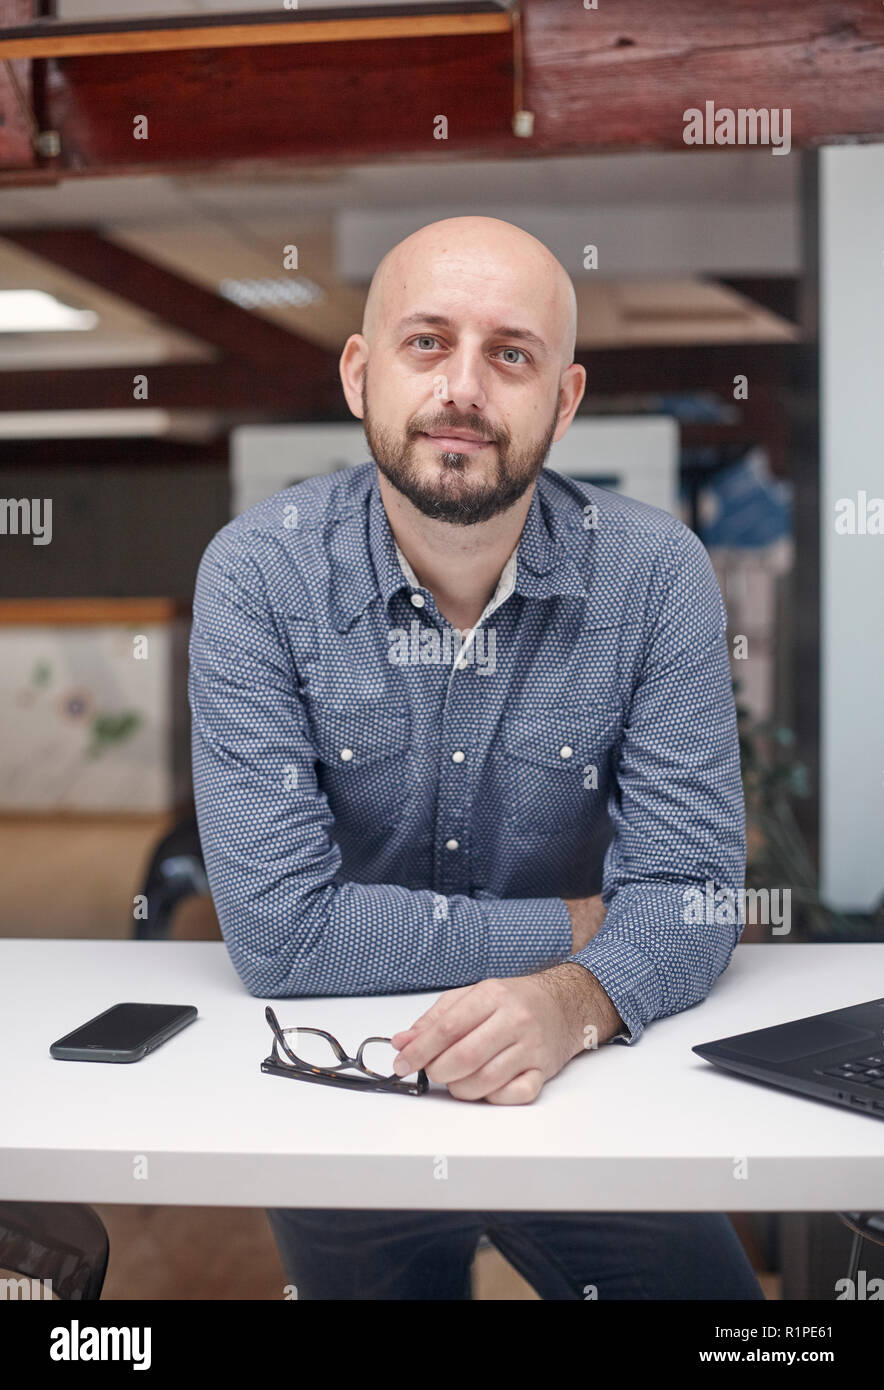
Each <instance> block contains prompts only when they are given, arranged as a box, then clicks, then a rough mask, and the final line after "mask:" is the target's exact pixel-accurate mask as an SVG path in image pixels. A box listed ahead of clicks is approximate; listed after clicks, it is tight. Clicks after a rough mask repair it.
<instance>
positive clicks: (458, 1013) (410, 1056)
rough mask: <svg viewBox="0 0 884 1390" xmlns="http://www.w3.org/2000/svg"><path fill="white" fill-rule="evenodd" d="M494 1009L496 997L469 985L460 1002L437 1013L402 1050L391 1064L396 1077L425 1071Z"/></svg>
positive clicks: (478, 987)
mask: <svg viewBox="0 0 884 1390" xmlns="http://www.w3.org/2000/svg"><path fill="white" fill-rule="evenodd" d="M497 1006H498V1003H497V999H496V997H494V996H492V995H490V994H489V993H488V992H486V991H485V990H484V989H482V986H481V985H471V986H470V987H469V989H467V990H466V992H465V993H463V994H462V995H461V997H460V999H458V1000H457V1001H456V1002H455V1003H454V1004H452V1005H451V1007H450V1008H448V1009H446V1010H445V1011H444V1012H440V1013H439V1014H438V1015H437V1017H436V1018H434V1019H433V1020H432V1022H430V1023H428V1024H427V1026H426V1027H425V1028H422V1029H421V1031H420V1032H419V1033H418V1035H417V1037H416V1038H415V1039H414V1040H413V1041H412V1042H410V1043H409V1044H408V1045H407V1046H406V1047H405V1048H403V1049H402V1051H401V1052H400V1053H399V1056H398V1057H397V1058H396V1060H395V1062H394V1063H393V1066H394V1070H395V1071H396V1073H397V1075H399V1076H408V1075H410V1074H411V1072H413V1071H420V1070H421V1068H425V1067H426V1066H427V1065H428V1063H430V1062H432V1061H433V1059H434V1058H436V1057H438V1056H439V1054H440V1052H444V1051H445V1049H446V1048H447V1047H450V1046H451V1044H452V1043H455V1042H457V1041H458V1039H459V1038H462V1037H463V1036H464V1034H466V1033H469V1032H471V1030H472V1029H473V1028H478V1026H479V1024H480V1023H484V1022H485V1020H486V1018H488V1017H490V1015H491V1014H492V1013H494V1011H495V1009H496V1008H497Z"/></svg>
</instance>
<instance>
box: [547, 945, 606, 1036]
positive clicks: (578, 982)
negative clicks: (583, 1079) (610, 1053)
mask: <svg viewBox="0 0 884 1390" xmlns="http://www.w3.org/2000/svg"><path fill="white" fill-rule="evenodd" d="M546 973H547V974H548V975H553V976H557V980H556V983H557V985H558V986H559V987H560V990H561V993H560V998H561V1000H562V1003H563V1005H564V1012H565V1019H566V1025H567V1031H568V1038H569V1040H570V1046H571V1054H570V1055H571V1056H572V1057H576V1056H577V1055H578V1053H580V1052H583V1051H584V1050H595V1048H597V1047H601V1046H602V1044H603V1043H606V1042H608V1040H609V1039H610V1038H613V1037H614V1035H615V1034H616V1033H622V1032H624V1031H625V1029H626V1024H625V1023H624V1022H623V1019H622V1018H621V1017H620V1015H619V1013H618V1012H617V1009H616V1007H615V1005H614V1003H613V1002H612V1000H611V999H610V997H609V996H608V995H607V994H606V993H605V991H604V989H603V988H602V986H601V985H600V984H599V982H598V980H597V979H596V977H595V976H594V975H593V974H592V973H591V972H590V971H589V970H587V968H586V966H585V965H580V964H578V962H577V961H565V962H564V963H563V964H562V965H556V966H553V968H552V969H551V970H549V971H547V972H546Z"/></svg>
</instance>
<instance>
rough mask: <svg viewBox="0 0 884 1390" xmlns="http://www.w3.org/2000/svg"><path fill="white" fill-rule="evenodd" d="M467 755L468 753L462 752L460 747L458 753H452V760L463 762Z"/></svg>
mask: <svg viewBox="0 0 884 1390" xmlns="http://www.w3.org/2000/svg"><path fill="white" fill-rule="evenodd" d="M465 757H466V753H462V752H461V751H460V749H459V748H458V750H457V752H456V753H452V755H451V761H452V762H453V763H462V762H463V760H464V758H465Z"/></svg>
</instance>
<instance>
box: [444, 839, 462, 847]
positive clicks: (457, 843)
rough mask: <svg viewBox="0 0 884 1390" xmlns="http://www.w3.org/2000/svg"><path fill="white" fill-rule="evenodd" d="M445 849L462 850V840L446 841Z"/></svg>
mask: <svg viewBox="0 0 884 1390" xmlns="http://www.w3.org/2000/svg"><path fill="white" fill-rule="evenodd" d="M445 848H446V849H460V840H446V841H445Z"/></svg>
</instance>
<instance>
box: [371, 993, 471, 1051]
mask: <svg viewBox="0 0 884 1390" xmlns="http://www.w3.org/2000/svg"><path fill="white" fill-rule="evenodd" d="M474 988H475V986H474V985H462V986H460V988H458V989H449V990H446V991H445V993H444V994H440V996H439V998H438V999H437V1000H436V1002H435V1003H434V1004H431V1005H430V1007H429V1008H428V1009H427V1010H426V1012H425V1013H422V1014H421V1016H420V1018H416V1019H415V1020H414V1023H412V1024H411V1026H410V1027H409V1028H403V1029H402V1030H401V1032H399V1033H394V1034H393V1036H392V1038H391V1039H390V1041H391V1042H392V1044H393V1046H394V1047H396V1048H399V1047H404V1046H405V1042H404V1041H403V1042H397V1041H396V1039H397V1038H404V1036H405V1034H406V1033H411V1034H414V1033H416V1032H417V1031H418V1030H419V1029H420V1028H423V1027H425V1026H426V1024H427V1023H428V1022H430V1023H432V1021H433V1020H434V1019H435V1018H438V1017H439V1015H440V1014H443V1013H445V1011H446V1010H447V1009H450V1008H451V1005H452V1004H453V1003H454V1002H455V999H458V998H460V996H461V995H462V994H466V993H467V991H468V990H471V989H474Z"/></svg>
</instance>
